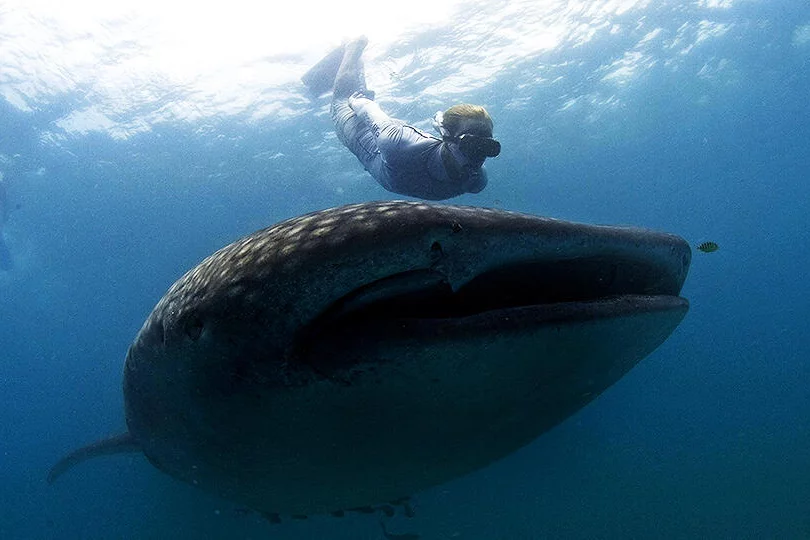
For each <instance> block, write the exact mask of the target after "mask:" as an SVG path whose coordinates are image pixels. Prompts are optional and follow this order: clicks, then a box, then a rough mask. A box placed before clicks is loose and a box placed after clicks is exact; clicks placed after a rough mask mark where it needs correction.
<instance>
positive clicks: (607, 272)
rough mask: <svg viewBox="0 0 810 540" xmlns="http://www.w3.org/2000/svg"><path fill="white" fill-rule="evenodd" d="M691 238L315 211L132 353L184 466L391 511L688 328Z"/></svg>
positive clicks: (166, 443) (510, 445) (133, 379)
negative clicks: (683, 324)
mask: <svg viewBox="0 0 810 540" xmlns="http://www.w3.org/2000/svg"><path fill="white" fill-rule="evenodd" d="M690 256H691V255H690V249H689V246H688V245H687V244H686V243H685V242H684V241H683V240H681V239H680V238H678V237H675V236H672V235H667V234H660V233H654V232H650V231H645V230H640V229H632V228H617V227H599V226H591V225H583V224H575V223H569V222H564V221H559V220H554V219H547V218H540V217H536V216H530V215H525V214H518V213H512V212H505V211H500V210H490V209H482V208H472V207H459V206H444V205H432V204H424V203H417V202H379V203H368V204H357V205H352V206H346V207H342V208H336V209H331V210H325V211H322V212H316V213H313V214H309V215H305V216H302V217H298V218H295V219H291V220H288V221H285V222H282V223H280V224H278V225H276V226H274V227H270V228H268V229H265V230H262V231H259V232H257V233H254V234H252V235H250V236H247V237H245V238H243V239H241V240H239V241H237V242H235V243H233V244H231V245H229V246H227V247H225V248H223V249H221V250H220V251H218V252H216V253H214V254H213V255H211V256H210V257H208V258H207V259H206V260H205V261H203V262H202V263H201V264H200V265H199V266H197V267H196V268H194V269H193V270H191V271H190V272H188V273H187V274H186V275H185V276H183V277H182V278H181V279H180V280H178V282H177V283H175V284H174V285H173V286H172V287H171V289H170V290H169V291H168V293H167V294H166V295H165V297H164V298H163V299H162V300H161V301H160V302H159V303H158V305H157V306H156V307H155V309H154V311H153V312H152V314H151V315H150V316H149V318H148V319H147V321H146V323H145V324H144V326H143V328H142V329H141V331H140V333H139V334H138V336H137V338H136V339H135V341H134V343H133V344H132V346H131V348H130V351H129V353H128V355H127V360H126V367H125V373H124V390H125V403H126V415H127V423H128V426H129V429H130V432H131V433H132V435H133V436H134V438H135V439H136V440H137V441H138V442H139V443H140V445H141V447H142V449H143V451H144V453H145V454H146V456H147V457H148V458H149V459H150V460H151V461H152V462H153V463H154V464H155V465H156V466H157V467H159V468H161V469H162V470H164V471H166V472H168V473H169V474H171V475H173V476H175V477H177V478H181V479H183V480H186V481H188V482H191V483H193V484H195V485H199V486H201V487H204V488H207V489H209V490H212V491H215V492H217V493H220V494H221V495H223V496H225V497H228V498H231V499H234V500H237V501H239V502H240V503H242V504H246V505H249V506H251V507H253V508H256V509H258V510H262V511H267V512H282V513H290V514H309V513H318V512H326V511H333V510H340V509H344V508H351V507H357V506H363V505H367V504H374V503H381V502H385V501H389V500H393V499H395V498H398V497H401V496H404V495H409V494H411V493H413V492H415V491H418V490H420V489H424V488H426V487H429V486H432V485H435V484H437V483H440V482H443V481H446V480H449V479H451V478H454V477H456V476H459V475H461V474H464V473H466V472H469V471H471V470H474V469H476V468H479V467H481V466H483V465H485V464H487V463H490V462H491V461H493V460H495V459H498V458H500V457H503V456H505V455H507V454H508V453H510V452H511V451H513V450H515V449H517V448H519V447H520V446H522V445H525V444H526V443H528V442H529V441H531V440H532V439H534V438H535V437H537V436H538V435H540V434H541V433H543V432H544V431H546V430H548V429H549V428H550V427H552V426H554V425H555V424H557V423H559V422H560V421H562V420H564V419H565V418H567V417H568V416H570V415H571V414H572V413H573V412H575V411H577V410H578V409H580V408H581V407H583V406H584V405H585V404H587V403H588V402H589V401H591V400H593V399H594V398H595V397H596V396H597V395H598V394H599V393H601V392H602V391H604V390H605V389H606V388H607V387H609V386H610V385H611V384H613V383H614V382H615V381H616V380H618V379H619V378H620V377H621V376H622V375H623V374H624V373H626V372H627V370H629V369H630V368H631V367H632V366H634V365H635V364H636V363H637V362H639V361H640V360H641V359H642V358H644V357H645V356H646V355H648V354H649V353H650V352H651V351H652V350H653V349H655V348H656V347H657V346H658V345H659V344H660V343H662V342H663V341H664V340H665V339H666V337H667V336H668V335H669V334H670V333H671V332H672V331H673V330H674V328H675V327H676V326H677V325H678V323H679V322H680V320H681V319H682V317H683V316H684V314H685V313H686V310H687V302H686V301H685V300H684V299H682V298H679V297H678V294H679V291H680V289H681V286H682V284H683V281H684V279H685V277H686V274H687V270H688V267H689V262H690Z"/></svg>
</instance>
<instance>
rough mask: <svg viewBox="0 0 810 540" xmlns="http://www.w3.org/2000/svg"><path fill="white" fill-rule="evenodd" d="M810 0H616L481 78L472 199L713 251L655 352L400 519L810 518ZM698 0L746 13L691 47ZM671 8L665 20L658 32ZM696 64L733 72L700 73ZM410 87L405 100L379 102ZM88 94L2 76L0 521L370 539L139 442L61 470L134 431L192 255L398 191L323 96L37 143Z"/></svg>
mask: <svg viewBox="0 0 810 540" xmlns="http://www.w3.org/2000/svg"><path fill="white" fill-rule="evenodd" d="M804 4H805V3H804V2H790V1H787V0H785V1H783V2H741V3H737V4H735V5H734V6H732V7H731V8H729V9H707V8H703V7H700V6H698V5H691V4H689V5H687V4H681V3H677V2H660V3H658V2H656V3H654V5H653V6H652V7H649V8H647V9H646V10H645V11H639V10H633V11H630V12H628V13H627V14H624V15H621V16H618V17H616V21H614V22H616V23H620V24H622V25H624V28H625V29H626V30H625V31H623V32H619V33H616V34H610V33H608V32H602V33H601V34H599V37H597V38H596V39H594V40H592V41H591V42H588V43H586V44H584V45H582V46H579V47H574V46H563V47H559V48H557V49H555V50H553V51H548V52H546V53H542V54H539V55H538V54H536V55H531V56H527V57H525V58H522V59H520V60H519V61H517V62H512V63H510V64H508V65H504V66H503V69H502V70H501V71H499V72H498V74H497V75H496V76H495V77H494V78H493V79H492V80H490V81H486V84H484V85H479V86H480V87H477V89H475V90H473V91H470V92H469V93H466V94H464V95H463V96H462V99H463V100H464V101H469V102H478V103H484V104H486V105H487V107H488V108H489V110H490V112H491V113H492V115H493V117H494V119H495V123H496V128H495V130H496V136H497V137H498V138H499V139H500V140H501V142H502V143H503V153H502V155H501V156H500V157H499V158H497V159H495V160H492V161H491V164H489V165H488V168H489V173H490V185H489V187H488V188H487V189H486V190H485V191H484V192H483V193H481V194H480V195H477V196H465V197H462V198H460V199H457V200H456V201H454V202H460V203H467V204H476V205H485V206H498V207H504V208H508V209H515V210H521V211H527V212H532V213H537V214H543V215H549V216H553V217H559V218H564V219H573V220H580V221H588V222H596V223H621V224H635V225H641V226H646V227H651V228H658V229H663V230H668V231H671V232H675V233H678V234H680V235H682V236H684V237H685V238H687V239H688V240H689V241H690V242H691V243H692V244H693V245H697V243H699V242H701V241H704V240H713V241H716V242H718V243H719V244H720V246H721V248H720V250H719V251H718V252H716V253H713V254H704V253H700V252H697V251H696V252H695V256H694V259H693V265H692V270H691V272H690V276H689V279H688V281H687V284H686V287H685V289H684V296H686V297H688V298H689V299H690V301H691V303H692V308H691V311H690V313H689V315H688V316H687V318H686V319H685V321H684V323H683V324H682V325H681V327H680V328H679V329H678V330H677V331H676V332H675V334H674V335H673V336H672V337H671V338H670V339H669V340H668V341H667V342H666V343H665V344H664V345H663V346H662V347H661V348H660V349H659V350H658V351H656V352H655V353H654V354H653V355H652V356H650V357H649V358H648V359H647V360H646V361H644V362H643V363H642V364H641V365H639V366H638V367H637V368H636V369H634V370H633V371H632V372H631V373H630V374H629V375H628V376H627V377H625V378H624V379H623V380H622V381H620V382H619V383H618V384H616V385H615V386H614V387H613V388H611V389H610V390H609V391H608V392H606V393H605V394H604V395H603V396H602V397H600V398H599V399H598V400H597V401H595V402H594V403H593V404H591V405H589V406H588V407H587V408H586V409H585V410H583V411H582V412H581V413H579V414H577V415H576V416H575V417H573V418H571V419H570V420H568V421H567V422H565V423H564V424H563V425H561V426H559V427H558V428H556V429H555V430H553V431H552V432H550V433H548V434H546V435H544V436H543V437H541V438H540V439H538V440H537V441H535V442H534V443H533V444H532V445H530V446H529V447H527V448H525V449H523V450H521V451H520V452H518V453H517V454H516V455H514V456H511V457H509V458H508V459H506V460H503V461H502V462H500V463H497V464H495V465H493V466H491V467H489V468H487V469H486V470H483V471H480V472H477V473H475V474H473V475H471V476H469V477H466V478H463V479H460V480H458V481H455V482H453V483H451V484H448V485H446V486H441V487H439V488H436V489H433V490H431V491H429V492H426V493H423V494H419V495H418V496H417V498H416V503H417V506H418V508H417V517H416V518H414V519H411V520H406V519H404V518H401V517H399V518H396V520H395V521H394V522H392V524H391V529H392V530H396V531H401V530H408V531H417V532H419V533H421V534H422V535H423V538H426V539H433V538H442V539H444V538H459V539H515V540H520V539H524V538H526V539H528V538H552V537H565V538H634V537H635V538H639V537H658V538H696V537H711V538H766V537H767V538H807V537H810V514H809V513H808V511H809V510H810V502H809V501H810V457H808V451H807V449H808V448H809V447H810V430H808V421H809V420H810V390H808V380H810V360H809V356H808V353H809V352H810V338H808V331H807V322H806V321H807V318H808V315H809V314H810V287H808V285H807V281H806V269H807V268H808V267H810V256H809V255H808V251H807V246H808V243H809V242H808V240H810V234H809V233H808V223H809V222H810V220H808V217H807V211H808V210H807V209H808V202H809V201H810V196H808V195H810V187H808V185H807V182H808V179H810V173H808V171H810V144H809V143H808V141H810V127H808V120H810V107H809V106H808V96H810V43H804V44H802V43H797V42H796V41H795V39H794V37H795V35H796V33H795V32H796V29H797V27H799V26H801V25H807V24H810V9H808V8H807V7H805V6H804ZM701 20H709V21H713V22H721V23H724V24H727V25H728V27H727V30H726V32H725V33H724V34H723V35H721V36H717V37H714V38H709V39H706V40H704V41H701V42H698V43H696V44H694V48H692V49H691V50H690V51H689V52H688V54H681V53H680V52H679V50H678V49H677V48H674V47H669V46H667V44H666V43H667V41H666V40H667V39H672V38H673V37H674V36H675V35H676V34H677V33H678V30H679V28H682V25H684V24H691V25H692V26H691V27H692V28H694V27H695V25H697V24H698V23H699V21H701ZM655 27H660V28H662V36H663V37H662V38H661V39H659V40H654V41H653V42H652V43H650V44H648V45H646V46H644V47H642V48H641V49H639V47H640V45H639V41H640V40H641V38H642V37H643V36H644V35H645V34H646V33H647V32H649V31H650V30H651V29H652V28H655ZM628 28H629V29H628ZM496 35H497V34H496ZM452 37H453V34H452V29H448V31H447V34H446V35H443V36H433V37H431V36H421V37H420V36H415V37H414V38H413V40H414V43H417V42H418V43H419V46H420V47H431V46H433V45H437V44H440V42H441V44H444V45H446V44H447V42H448V38H449V41H450V42H451V43H452ZM692 37H693V38H694V36H692ZM693 41H694V39H693ZM632 50H643V51H644V52H645V54H646V55H648V58H651V59H652V60H653V62H651V63H649V64H648V65H646V67H644V68H643V69H640V70H639V72H637V74H636V75H635V76H634V77H632V78H631V79H629V81H628V82H626V83H623V84H615V83H612V82H610V81H606V80H604V79H603V78H604V76H605V75H606V74H607V71H605V69H606V68H605V66H608V65H610V64H611V63H612V62H615V61H616V60H618V59H620V58H622V56H623V55H624V54H625V53H626V52H627V51H632ZM391 54H392V55H395V54H396V51H395V50H392V52H391ZM723 61H725V63H723ZM704 66H709V67H712V66H713V67H715V68H718V69H717V70H716V71H715V73H714V75H713V76H712V77H707V76H705V73H706V71H705V70H704V71H703V72H702V73H703V74H701V70H702V69H704ZM416 67H421V68H422V69H424V68H425V67H426V66H416ZM427 67H430V66H427ZM446 67H447V66H444V68H446ZM373 69H374V65H369V71H371V70H373ZM437 69H438V67H437ZM538 74H543V76H544V78H543V79H542V80H535V79H534V78H533V77H534V76H535V75H538ZM479 82H480V81H479ZM423 86H424V81H423V80H422V79H420V78H419V77H417V76H416V75H414V76H412V77H411V76H410V72H409V71H408V70H405V71H404V72H403V73H402V74H401V80H399V83H398V85H397V86H396V87H395V89H394V90H393V91H392V94H391V95H389V96H385V95H380V96H379V100H380V102H381V104H382V105H383V107H384V108H386V109H387V110H389V111H390V112H391V113H392V114H393V115H395V116H398V117H402V118H409V119H413V120H417V119H419V120H421V119H424V118H427V117H429V116H430V114H432V112H433V108H435V107H434V102H433V101H432V100H423V99H421V98H420V92H421V88H422V87H423ZM403 96H404V97H408V96H410V98H409V100H408V102H407V103H408V104H407V105H403V104H402V103H403V102H402V101H394V100H393V99H392V100H391V101H387V100H388V99H389V98H402V97H403ZM86 99H88V98H87V97H86V96H81V95H70V96H66V95H60V96H56V97H53V98H51V99H49V100H47V101H43V102H41V103H37V104H36V107H34V108H33V110H31V111H20V110H18V109H16V108H14V107H13V106H12V105H11V104H10V103H8V102H5V101H0V155H2V156H4V160H3V162H2V164H0V169H2V172H3V174H4V177H5V181H6V183H7V185H8V187H9V193H10V198H11V202H12V204H13V205H17V204H18V205H20V208H19V209H17V210H14V211H12V213H11V215H10V217H9V220H8V223H7V224H6V226H5V237H6V241H7V243H8V245H9V247H10V249H11V250H12V254H13V255H14V257H15V265H16V266H15V268H14V270H12V271H11V272H6V273H0V429H2V436H0V537H2V538H26V539H27V538H84V539H91V538H93V539H94V538H99V539H102V538H103V539H109V538H139V539H140V538H169V537H182V538H279V539H282V538H289V539H297V538H335V539H356V538H379V537H380V533H379V529H378V525H377V523H376V521H375V520H374V519H372V518H362V517H358V518H346V519H344V520H343V521H340V520H336V519H333V518H316V519H314V520H310V521H308V522H305V523H301V522H292V523H284V524H282V525H279V526H271V525H269V524H267V523H265V522H264V521H263V520H261V519H260V518H258V517H256V516H241V515H237V514H236V513H235V512H234V508H233V506H232V505H230V504H229V503H227V502H224V501H221V500H218V499H216V498H214V497H210V496H208V495H206V494H203V493H200V492H198V491H196V490H193V489H192V488H189V487H186V486H184V485H180V484H179V483H177V482H175V481H174V480H172V479H171V478H168V477H166V476H164V475H162V474H160V473H159V472H157V471H156V470H155V469H153V468H152V467H151V466H150V465H149V464H148V463H147V462H146V460H144V459H143V458H141V457H133V456H122V457H113V458H105V459H100V460H97V461H94V462H92V463H88V464H86V465H84V466H82V467H80V468H77V469H76V470H75V471H73V472H71V474H70V475H67V476H66V477H65V478H64V480H63V481H60V482H59V483H58V484H57V485H55V486H52V487H49V486H47V485H46V484H45V482H44V477H45V474H46V472H47V470H48V467H49V466H50V465H51V464H52V463H53V462H54V460H55V459H57V458H58V457H59V456H60V455H61V454H62V453H64V452H65V451H67V450H68V449H71V448H73V447H75V446H78V445H81V444H84V443H86V442H88V441H91V440H94V439H97V438H99V437H101V436H105V435H108V434H112V433H116V432H120V431H122V430H123V429H124V423H123V413H122V397H121V388H120V381H121V368H122V364H123V358H124V354H125V353H126V348H127V346H128V344H129V342H130V340H131V339H132V337H133V336H134V335H135V333H136V332H137V330H138V329H139V328H140V325H141V324H142V322H143V320H144V318H145V317H146V315H147V314H148V312H149V311H150V310H151V308H152V306H153V305H154V303H155V302H156V301H157V300H158V299H159V298H160V296H161V295H162V294H163V292H165V290H166V289H167V288H168V286H169V285H170V284H171V283H172V282H173V281H174V280H175V279H177V278H178V277H179V276H180V275H181V274H182V273H183V272H185V270H187V269H188V268H190V267H191V266H193V265H194V264H196V263H197V262H198V261H199V260H200V259H202V258H203V257H204V256H206V255H207V254H209V253H210V252H212V251H213V250H215V249H216V248H219V247H221V246H222V245H224V244H226V243H228V242H230V241H232V240H234V239H235V238H237V237H239V236H240V235H242V234H245V233H247V232H250V231H253V230H255V229H258V228H260V227H263V226H266V225H268V224H271V223H274V222H276V221H278V220H280V219H283V218H286V217H290V216H293V215H298V214H301V213H303V212H306V211H311V210H314V209H319V208H324V207H328V206H336V205H340V204H346V203H350V202H357V201H360V200H371V199H383V198H389V197H390V195H389V194H388V193H386V192H384V191H383V190H382V189H381V188H379V187H378V186H376V184H374V183H373V181H372V180H371V179H369V178H367V177H365V176H364V173H363V171H362V169H361V168H360V166H359V165H358V164H357V163H356V161H354V159H353V158H352V156H350V155H349V154H348V152H345V151H342V150H341V149H340V148H339V146H338V144H339V143H338V142H337V141H336V140H335V139H334V138H333V137H332V136H331V135H329V133H330V126H329V122H328V118H327V117H326V116H325V115H324V114H323V113H324V103H317V104H314V105H311V104H307V103H306V102H305V101H303V100H301V101H300V103H301V105H300V106H301V107H310V108H311V111H310V112H311V114H309V113H308V114H306V115H304V116H302V117H301V119H299V120H297V121H296V122H286V123H285V122H278V123H274V120H273V118H272V117H271V118H267V119H265V120H264V121H262V122H255V121H251V120H248V119H247V118H240V117H229V118H227V117H226V118H220V119H218V120H216V121H212V122H209V123H208V124H207V125H208V128H207V129H206V130H200V129H199V128H200V126H199V125H195V124H191V123H188V124H187V123H175V124H171V123H164V124H160V125H155V126H152V129H151V130H150V131H147V132H145V133H142V134H139V135H136V136H133V137H131V138H129V139H126V140H115V139H113V138H111V137H108V136H107V135H105V134H99V133H96V134H92V133H91V134H85V135H81V134H69V133H66V134H64V135H65V136H64V137H63V138H61V139H59V140H58V142H56V143H54V142H48V141H47V140H43V138H42V135H43V134H44V133H48V132H56V133H59V132H60V131H59V128H58V127H56V124H55V122H56V121H58V120H59V119H60V118H62V117H63V116H65V115H66V114H68V113H69V112H70V111H71V110H73V109H75V108H76V107H77V106H78V104H79V103H80V102H83V101H85V100H86ZM453 99H458V96H454V97H453ZM572 99H575V100H576V103H575V104H574V105H573V106H570V107H568V108H565V109H562V106H563V104H565V103H566V102H569V101H570V100H572ZM448 105H449V103H448ZM316 113H317V114H316ZM324 138H326V140H325V142H324V141H323V140H324ZM324 148H326V149H327V150H324ZM262 152H268V155H273V154H276V153H279V152H280V153H281V154H282V156H280V157H278V158H276V159H258V158H256V156H257V154H260V153H262ZM325 152H331V153H326V154H325ZM327 158H328V159H327ZM336 171H341V173H340V174H337V173H336ZM336 187H339V188H340V189H339V190H338V189H336Z"/></svg>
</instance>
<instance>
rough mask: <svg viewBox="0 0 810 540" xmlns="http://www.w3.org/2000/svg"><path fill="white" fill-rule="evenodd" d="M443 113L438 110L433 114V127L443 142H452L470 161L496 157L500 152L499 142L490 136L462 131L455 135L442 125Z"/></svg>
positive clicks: (481, 160)
mask: <svg viewBox="0 0 810 540" xmlns="http://www.w3.org/2000/svg"><path fill="white" fill-rule="evenodd" d="M443 120H444V114H443V113H442V112H441V111H438V112H437V113H436V114H435V115H433V129H435V130H436V131H438V132H439V135H441V136H442V140H443V141H445V142H454V143H456V144H457V145H458V148H459V150H461V152H462V153H463V154H464V156H466V157H467V159H469V160H470V161H472V162H481V163H483V161H484V160H485V159H486V158H489V157H497V156H498V154H500V153H501V143H499V142H498V141H496V140H495V139H493V138H492V137H482V136H480V135H474V134H472V133H462V134H461V135H458V136H455V135H453V134H452V133H450V132H449V131H448V130H447V128H445V127H444V123H443Z"/></svg>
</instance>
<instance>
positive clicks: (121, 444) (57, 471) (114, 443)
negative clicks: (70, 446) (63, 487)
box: [48, 432, 141, 484]
mask: <svg viewBox="0 0 810 540" xmlns="http://www.w3.org/2000/svg"><path fill="white" fill-rule="evenodd" d="M140 451H141V446H140V445H139V444H138V442H137V441H136V440H135V438H134V437H133V436H132V435H131V434H130V433H129V432H127V433H122V434H121V435H115V436H114V437H110V438H108V439H102V440H100V441H96V442H94V443H93V444H88V445H87V446H84V447H82V448H79V449H78V450H74V451H73V452H71V453H69V454H68V455H66V456H65V457H63V458H62V459H60V460H59V462H57V463H56V465H54V466H53V467H51V470H50V471H49V472H48V483H49V484H53V483H54V482H55V481H56V479H57V478H59V477H60V476H62V475H63V474H64V473H65V472H67V471H68V470H69V469H72V468H73V467H74V466H76V465H78V464H79V463H82V462H83V461H87V460H88V459H91V458H94V457H98V456H109V455H112V454H123V453H126V452H140Z"/></svg>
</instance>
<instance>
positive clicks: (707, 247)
mask: <svg viewBox="0 0 810 540" xmlns="http://www.w3.org/2000/svg"><path fill="white" fill-rule="evenodd" d="M697 248H698V249H699V250H700V251H702V252H703V253H712V252H714V251H717V250H718V249H720V246H718V245H717V243H715V242H703V243H702V244H699V245H698V247H697Z"/></svg>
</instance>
